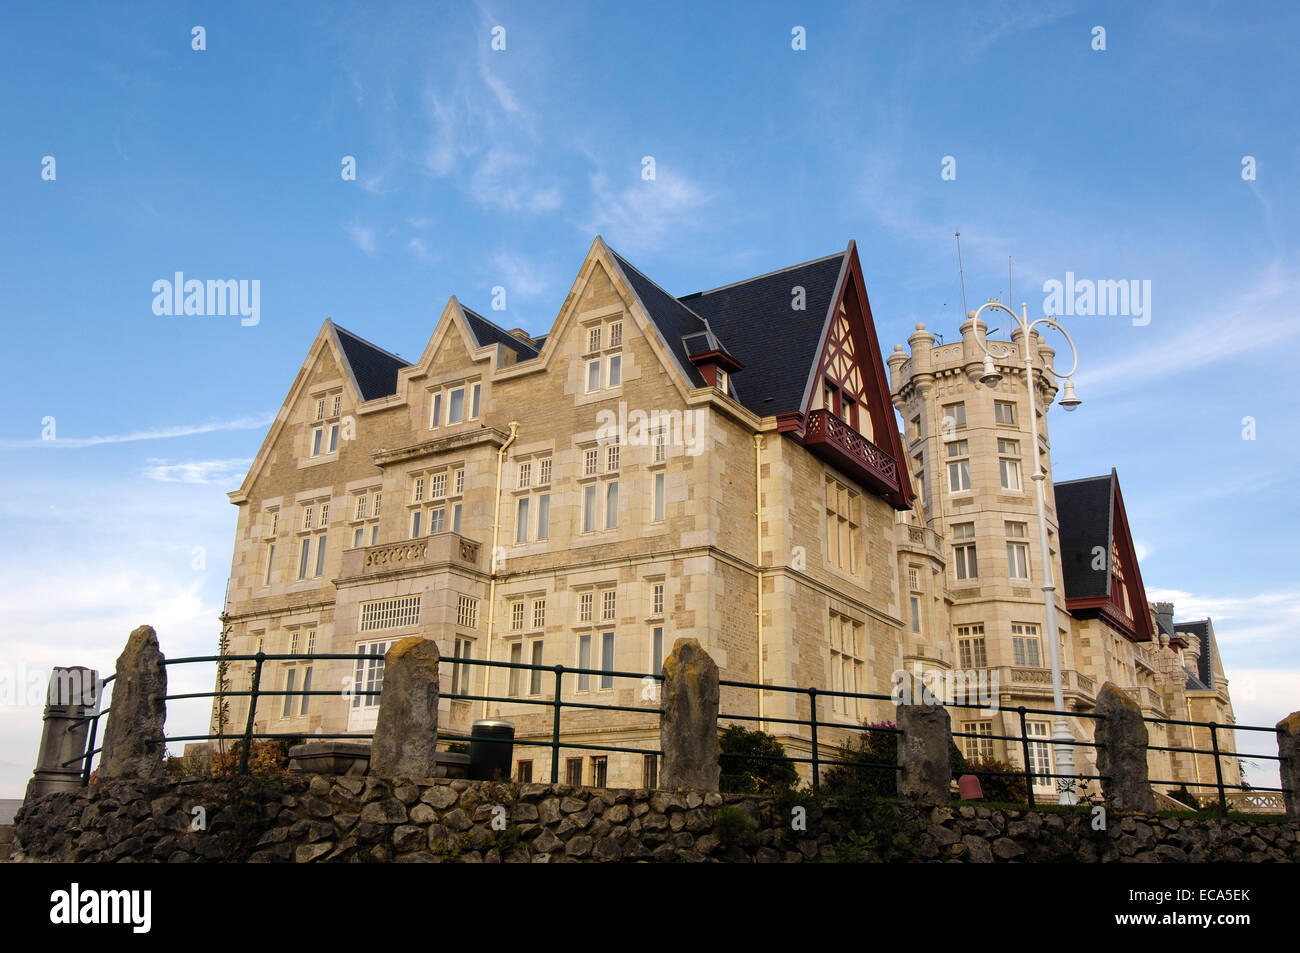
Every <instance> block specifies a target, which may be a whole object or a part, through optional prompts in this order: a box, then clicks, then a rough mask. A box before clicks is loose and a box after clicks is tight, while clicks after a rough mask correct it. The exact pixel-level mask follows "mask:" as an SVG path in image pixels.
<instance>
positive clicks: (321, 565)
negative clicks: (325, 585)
mask: <svg viewBox="0 0 1300 953" xmlns="http://www.w3.org/2000/svg"><path fill="white" fill-rule="evenodd" d="M324 572H325V534H324V533H322V534H321V535H320V536H318V537H316V577H317V578H320V576H321V575H322V574H323V573H324Z"/></svg>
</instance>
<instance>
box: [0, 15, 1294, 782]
mask: <svg viewBox="0 0 1300 953" xmlns="http://www.w3.org/2000/svg"><path fill="white" fill-rule="evenodd" d="M372 6H373V7H376V8H377V9H371V7H372ZM1133 6H1136V5H1127V4H1116V5H1110V4H1101V5H1092V4H1089V5H1085V4H1069V3H1059V4H1058V3H1051V2H1041V0H1035V2H1026V3H999V4H979V5H975V4H918V3H883V4H880V3H873V4H871V5H866V4H851V5H842V6H841V5H830V4H825V5H821V4H819V5H817V7H816V9H815V10H814V11H813V12H809V11H808V10H805V9H802V8H800V7H798V6H795V5H788V4H763V3H753V2H747V3H743V4H741V3H736V4H716V5H707V6H705V5H699V4H671V3H656V4H651V5H644V4H639V5H612V4H596V3H592V4H576V3H575V4H545V5H538V4H505V3H500V4H491V5H482V4H480V5H477V6H476V5H468V4H409V5H408V4H393V5H383V6H382V7H381V5H379V4H374V5H371V4H362V5H342V4H317V3H313V4H274V5H264V4H211V5H203V4H183V3H170V4H157V5H144V4H138V5H125V4H121V5H119V4H96V5H93V6H91V5H83V4H72V5H65V4H49V5H41V6H40V7H39V8H35V7H29V8H27V9H24V10H13V11H10V12H9V13H7V14H6V26H7V27H8V29H7V30H6V31H5V32H4V33H3V35H0V77H2V78H3V95H0V129H3V136H0V217H2V218H3V220H4V222H5V223H6V224H7V226H8V227H6V228H5V229H3V231H2V232H0V281H2V283H3V289H4V293H3V294H2V295H0V321H2V322H3V331H4V350H5V353H6V355H7V360H6V361H5V373H4V374H3V375H2V376H0V394H2V395H3V406H4V407H5V408H6V411H7V412H6V413H5V414H4V416H3V418H2V419H0V467H2V468H0V480H2V481H3V487H2V490H3V492H0V509H2V511H3V515H4V517H5V519H6V520H7V521H8V522H9V524H10V526H11V529H13V530H14V532H12V533H11V534H10V540H11V542H10V545H8V546H6V547H4V548H3V550H0V579H3V580H4V585H3V586H2V587H0V645H2V646H3V654H4V660H3V665H4V672H5V675H6V677H7V678H8V679H10V682H11V683H12V681H13V680H14V679H21V678H22V677H24V674H25V673H28V672H37V671H40V672H45V671H48V668H49V666H50V665H52V664H78V663H79V664H89V665H94V666H97V667H99V668H100V669H103V670H110V669H111V668H112V664H113V660H114V659H115V658H116V656H117V654H118V652H119V651H120V648H121V645H122V644H123V642H124V640H125V637H126V635H127V633H128V632H129V631H130V629H131V628H132V627H133V626H134V625H137V624H139V623H141V622H149V623H151V624H153V625H155V626H156V627H157V628H158V630H159V634H160V638H161V641H162V644H163V650H164V651H165V652H166V653H167V654H169V655H178V654H198V653H207V652H210V651H211V650H212V649H213V646H214V644H215V639H216V635H217V622H216V616H217V614H218V613H219V611H220V608H221V604H222V601H223V595H224V588H225V583H226V577H227V575H228V569H229V564H230V552H231V545H232V537H233V532H234V524H235V509H234V507H233V506H231V505H230V504H229V503H228V502H227V501H226V498H225V495H224V494H225V492H226V491H228V490H230V489H233V488H235V487H236V486H237V485H238V483H239V481H240V479H241V478H242V474H243V472H244V470H246V468H247V465H248V462H249V461H250V460H251V458H252V457H253V455H254V454H255V453H256V451H257V448H258V446H259V445H260V442H261V440H262V437H263V435H264V433H265V429H266V425H267V423H268V422H269V420H270V418H271V417H272V416H273V415H274V414H275V412H276V410H277V409H278V407H279V405H280V403H281V401H282V400H283V398H284V396H285V394H286V392H287V390H288V387H289V385H290V383H291V382H292V379H293V376H294V373H295V372H296V370H297V368H298V365H299V363H300V362H301V360H302V358H303V357H304V355H305V353H306V351H307V348H308V346H309V345H310V343H311V341H312V339H313V337H314V335H315V334H316V332H317V330H318V329H319V327H320V325H321V322H322V321H323V319H324V318H326V317H331V318H333V319H334V320H335V321H337V322H338V323H339V324H341V325H342V326H344V327H346V328H348V329H350V330H353V331H355V332H357V333H359V334H361V335H363V336H364V337H367V338H369V339H370V340H372V341H374V342H375V343H377V344H379V345H381V346H383V347H385V348H387V349H389V350H392V351H395V352H397V353H398V354H401V355H403V356H404V357H406V358H407V359H408V360H413V359H415V357H416V356H418V354H419V353H420V351H421V350H422V349H423V347H424V344H425V343H426V341H427V340H428V337H429V335H430V333H431V332H432V329H433V325H434V322H435V320H436V319H437V316H438V314H439V313H440V312H441V309H442V307H443V305H444V304H445V303H446V300H447V298H448V296H449V295H451V294H456V295H458V296H459V297H460V298H461V300H462V301H463V302H464V303H465V304H467V305H469V306H471V307H474V308H476V309H478V310H480V311H483V312H484V313H489V314H490V313H491V312H490V310H489V309H490V304H491V289H492V287H493V286H496V285H501V286H503V287H505V289H506V291H507V303H508V311H507V313H506V314H504V315H501V314H493V315H492V316H493V317H494V318H496V319H497V320H498V322H499V323H501V324H503V325H505V326H507V327H510V326H514V325H519V326H522V327H524V328H526V329H528V330H530V331H534V332H539V333H540V332H543V331H545V330H546V329H548V328H549V327H550V325H551V322H552V321H553V320H554V317H555V315H556V313H557V312H558V310H559V308H560V306H561V304H562V302H563V299H564V295H565V294H566V293H567V291H568V288H569V286H570V284H571V283H572V281H573V278H574V276H575V274H576V270H577V268H578V266H579V264H580V263H581V259H582V256H583V254H584V253H585V252H586V250H587V248H588V247H589V245H590V243H591V241H592V238H593V236H594V235H595V234H598V233H599V234H601V235H603V236H604V237H605V239H606V241H608V242H609V244H610V245H611V246H612V247H613V248H614V249H616V250H617V251H619V252H620V253H622V254H624V255H625V256H626V257H628V258H629V259H630V260H632V261H633V262H634V263H636V264H637V265H638V266H639V267H641V268H642V269H643V270H644V271H646V272H647V273H648V274H649V275H650V276H651V277H653V278H654V279H655V280H656V281H658V282H659V283H660V284H661V285H663V286H664V287H666V288H668V289H669V290H671V291H674V292H676V293H678V294H685V293H689V292H692V291H697V290H700V289H703V288H708V287H713V286H716V285H719V284H724V283H727V282H731V281H734V280H737V279H740V278H743V277H747V276H749V275H752V274H759V273H762V272H766V271H770V270H772V269H775V268H779V267H782V266H785V265H789V264H793V263H795V262H798V261H804V260H807V259H810V258H815V257H820V256H822V255H825V254H829V253H831V252H834V251H837V250H840V249H842V248H843V247H844V246H845V245H846V244H847V242H848V240H849V239H851V238H852V239H855V240H856V241H857V243H858V247H859V251H860V254H861V258H862V264H863V271H864V274H865V277H866V281H867V286H868V291H869V294H870V297H871V303H872V307H873V310H874V313H875V317H876V324H877V329H878V331H879V334H880V338H881V343H882V346H883V348H884V350H885V352H886V353H887V352H888V351H889V350H890V349H891V348H892V346H893V345H894V344H895V343H899V342H902V341H904V340H905V339H906V336H907V334H908V333H910V331H911V329H912V327H913V325H914V323H915V322H917V321H924V322H926V324H927V325H928V326H929V327H930V328H932V329H934V330H937V331H939V332H941V333H943V334H944V335H945V336H946V338H947V339H949V340H951V339H953V338H955V337H956V328H957V325H958V324H959V323H960V321H961V313H962V307H961V289H960V286H959V283H958V273H957V263H956V254H955V247H954V242H953V233H954V232H955V231H957V230H960V231H961V233H962V249H963V255H964V259H965V266H966V288H967V297H968V300H969V302H970V304H971V306H972V307H974V306H976V305H977V304H978V303H980V302H983V301H985V300H986V299H988V298H990V297H993V296H1001V297H1002V300H1004V301H1005V300H1007V297H1006V295H1007V290H1006V286H1007V258H1008V256H1012V257H1013V258H1014V270H1015V278H1014V282H1015V300H1016V301H1017V303H1018V302H1019V301H1021V300H1025V301H1027V302H1028V303H1029V307H1030V311H1031V312H1032V313H1034V314H1035V315H1037V314H1041V313H1042V303H1043V298H1044V295H1043V291H1042V289H1043V283H1044V282H1045V281H1048V280H1051V279H1056V280H1062V281H1063V280H1064V279H1065V275H1066V273H1067V272H1073V273H1074V274H1075V275H1076V276H1077V277H1079V278H1089V279H1094V280H1097V279H1107V280H1118V279H1125V280H1130V279H1135V280H1140V281H1146V280H1149V281H1150V282H1151V289H1152V292H1151V309H1150V318H1151V320H1150V322H1149V324H1146V325H1135V324H1134V323H1133V321H1132V320H1131V319H1130V318H1128V317H1123V316H1076V317H1071V318H1069V319H1068V320H1067V325H1068V327H1069V328H1070V331H1071V333H1072V334H1073V335H1074V337H1075V340H1076V341H1077V343H1078V346H1079V350H1080V361H1081V370H1080V374H1079V377H1078V381H1079V395H1080V396H1081V397H1082V398H1083V399H1084V405H1083V407H1082V408H1081V409H1080V411H1079V412H1078V413H1076V414H1073V415H1071V416H1069V417H1068V418H1067V417H1065V416H1064V415H1063V414H1061V413H1060V411H1059V410H1053V412H1052V414H1051V418H1050V422H1051V427H1052V437H1053V448H1054V454H1055V467H1056V477H1057V479H1058V480H1065V479H1070V478H1073V477H1078V476H1087V475H1093V474H1097V473H1104V472H1106V471H1107V470H1109V468H1110V467H1112V466H1114V467H1116V468H1117V469H1118V471H1119V475H1120V480H1121V485H1122V487H1123V491H1124V496H1125V501H1126V503H1127V507H1128V513H1129V518H1130V521H1131V524H1132V526H1133V528H1134V533H1135V536H1136V538H1137V540H1138V543H1139V547H1140V552H1141V553H1142V554H1144V558H1143V564H1142V571H1143V576H1144V579H1145V582H1146V585H1147V589H1148V593H1149V594H1151V595H1153V597H1155V596H1168V597H1170V598H1172V599H1173V600H1174V601H1175V602H1176V604H1177V612H1178V618H1180V619H1187V618H1198V617H1202V616H1204V615H1205V614H1207V613H1208V614H1209V615H1211V616H1212V617H1213V618H1214V620H1215V625H1216V631H1217V632H1218V635H1219V639H1220V647H1221V650H1222V652H1223V655H1224V657H1225V659H1226V662H1227V665H1228V667H1229V675H1230V677H1231V678H1232V679H1233V692H1234V699H1235V702H1236V708H1237V713H1238V718H1239V720H1240V721H1241V722H1243V723H1254V724H1272V723H1273V722H1274V721H1276V720H1277V719H1278V718H1279V717H1281V716H1282V715H1284V714H1286V713H1287V712H1289V711H1290V710H1292V709H1293V708H1294V707H1295V706H1296V691H1295V689H1296V686H1297V684H1300V649H1298V648H1297V647H1296V643H1295V640H1294V635H1293V633H1294V632H1295V631H1296V630H1297V626H1298V624H1300V584H1298V583H1297V578H1296V572H1295V552H1296V546H1295V542H1294V541H1295V538H1296V531H1297V529H1300V527H1297V525H1296V524H1297V518H1296V509H1295V507H1294V505H1293V504H1292V502H1291V499H1290V497H1287V496H1286V495H1285V494H1286V492H1287V488H1288V487H1289V486H1291V485H1292V484H1293V481H1294V474H1295V472H1296V470H1297V465H1298V464H1300V453H1298V452H1297V449H1296V444H1295V441H1294V439H1293V436H1294V434H1295V432H1296V426H1295V420H1296V418H1297V414H1298V413H1300V400H1298V399H1297V396H1296V394H1297V392H1296V387H1295V383H1294V377H1293V375H1292V374H1291V373H1288V372H1287V368H1288V367H1289V366H1290V364H1291V361H1292V357H1291V355H1292V354H1293V352H1294V349H1295V347H1296V344H1297V339H1298V338H1300V315H1297V308H1296V304H1295V302H1296V300H1297V291H1298V290H1300V288H1298V285H1300V272H1298V271H1297V260H1298V252H1300V249H1298V248H1297V235H1296V228H1295V225H1294V224H1292V223H1293V222H1294V221H1295V219H1296V213H1297V211H1298V210H1297V204H1298V203H1297V197H1298V196H1300V191H1298V190H1297V188H1296V186H1297V166H1298V162H1297V160H1300V139H1298V138H1297V126H1296V123H1295V119H1294V117H1295V116H1296V115H1298V114H1300V110H1298V109H1297V106H1298V105H1300V104H1298V103H1297V98H1300V82H1297V75H1296V73H1297V69H1296V66H1295V65H1294V64H1295V58H1294V51H1293V48H1292V45H1293V44H1292V39H1291V38H1292V37H1293V36H1294V35H1295V34H1296V32H1297V28H1298V27H1300V14H1298V13H1297V12H1296V9H1295V8H1294V7H1292V6H1289V5H1285V4H1260V5H1256V6H1254V7H1252V8H1251V15H1250V16H1249V17H1246V16H1243V15H1242V14H1241V12H1240V7H1239V6H1236V5H1233V4H1228V3H1222V4H1186V3H1165V4H1160V3H1156V4H1143V5H1140V9H1134V8H1133ZM196 25H201V26H203V27H204V28H205V30H206V47H207V48H206V49H205V50H203V51H195V50H193V49H191V30H192V28H193V27H194V26H196ZM495 26H502V27H504V28H505V38H506V49H505V50H504V51H493V50H492V49H491V48H490V44H491V39H492V29H493V27H495ZM795 26H802V27H803V28H804V29H805V31H806V37H807V41H806V46H807V48H806V49H805V50H801V51H795V50H793V49H792V48H791V31H792V29H793V28H794V27H795ZM1096 26H1102V27H1104V28H1105V31H1106V32H1105V39H1106V49H1105V50H1104V51H1099V50H1094V49H1093V48H1092V47H1093V43H1094V40H1093V35H1094V27H1096ZM348 155H350V156H354V157H355V158H356V163H357V177H356V180H355V181H345V180H343V178H342V177H341V175H340V171H341V162H342V158H343V157H344V156H348ZM45 156H52V157H53V158H54V160H55V175H56V177H55V178H54V179H53V180H52V181H50V180H46V179H43V178H42V162H43V157H45ZM645 156H652V157H654V160H655V167H656V177H655V179H654V180H653V181H645V180H643V178H642V176H641V170H642V158H643V157H645ZM945 156H951V157H952V158H953V159H954V160H955V163H956V177H955V178H953V179H950V180H945V179H943V178H941V175H940V173H941V168H942V163H943V159H944V157H945ZM1245 156H1252V157H1254V160H1255V167H1256V178H1255V179H1254V180H1253V181H1248V180H1245V179H1243V176H1242V161H1243V157H1245ZM177 271H181V272H184V273H185V274H186V275H187V276H188V277H195V278H200V279H209V278H214V279H216V278H221V279H224V278H232V279H245V280H253V279H256V280H258V281H259V282H260V288H261V300H260V321H259V323H258V324H257V325H256V326H249V327H245V326H241V323H240V321H239V319H238V318H232V317H200V316H170V317H169V316H158V315H155V314H154V313H153V310H152V307H151V306H152V302H153V297H154V296H153V292H152V290H151V289H152V285H153V282H154V281H156V280H159V279H164V278H166V279H170V278H171V277H172V275H173V273H175V272H177ZM1058 350H1060V351H1064V350H1066V348H1065V347H1064V346H1063V345H1061V346H1060V347H1058ZM1274 364H1276V365H1277V368H1276V369H1277V370H1278V371H1279V372H1280V373H1277V374H1274V373H1272V371H1273V370H1274ZM47 417H53V418H54V426H55V428H56V429H55V434H56V437H57V439H55V440H53V441H43V440H41V434H42V429H43V426H44V424H43V420H44V418H47ZM1244 417H1253V418H1254V420H1255V428H1256V433H1255V439H1253V440H1244V439H1243V438H1242V430H1243V423H1242V419H1243V418H1244ZM173 683H174V684H183V685H189V686H193V690H203V689H204V688H206V687H208V686H210V683H211V679H210V674H209V673H208V672H206V671H204V672H198V671H194V672H193V673H192V674H185V675H183V674H181V673H179V672H177V673H174V674H173ZM5 701H6V700H5V699H0V796H11V797H12V796H18V795H20V794H21V790H22V787H23V785H24V784H25V781H26V778H27V776H28V775H29V773H30V770H31V765H32V760H33V758H34V755H35V748H36V738H37V734H38V731H39V715H40V712H39V706H38V705H32V704H26V703H22V702H23V700H22V699H18V701H19V702H20V703H19V704H5ZM176 711H177V714H176V715H175V719H176V723H183V724H182V727H184V726H186V725H188V726H190V727H196V728H197V727H201V726H202V725H203V723H204V715H203V709H202V707H201V706H199V707H195V708H193V709H185V708H183V707H178V708H177V709H176ZM170 724H171V723H170V722H169V727H170ZM173 730H175V729H173ZM1270 744H1271V742H1265V748H1264V750H1268V748H1269V745H1270Z"/></svg>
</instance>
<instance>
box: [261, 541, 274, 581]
mask: <svg viewBox="0 0 1300 953" xmlns="http://www.w3.org/2000/svg"><path fill="white" fill-rule="evenodd" d="M274 564H275V543H267V544H266V578H265V579H264V580H262V584H263V585H267V586H269V585H270V584H271V568H272V566H273V565H274Z"/></svg>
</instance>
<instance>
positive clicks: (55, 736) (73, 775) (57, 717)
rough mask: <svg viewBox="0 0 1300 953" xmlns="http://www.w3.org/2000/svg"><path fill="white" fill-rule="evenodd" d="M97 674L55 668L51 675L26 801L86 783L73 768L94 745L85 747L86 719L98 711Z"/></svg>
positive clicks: (72, 668)
mask: <svg viewBox="0 0 1300 953" xmlns="http://www.w3.org/2000/svg"><path fill="white" fill-rule="evenodd" d="M99 701H100V690H99V675H98V673H97V672H95V671H93V670H92V669H88V668H84V667H82V666H79V665H78V666H74V667H71V668H65V667H63V666H58V667H56V668H54V669H53V670H52V671H51V672H50V683H49V687H48V688H47V689H46V692H45V711H44V714H43V715H42V724H41V743H40V748H39V750H38V752H37V755H36V770H35V771H33V772H32V778H31V781H30V782H28V785H27V798H28V799H31V800H35V799H36V798H38V797H43V796H44V795H46V794H52V793H54V792H56V791H75V790H76V789H77V788H79V787H82V786H83V785H84V784H85V783H86V781H85V778H84V777H83V771H82V769H81V768H79V767H74V766H73V765H75V764H76V762H77V761H78V760H79V759H80V758H81V757H82V756H83V755H84V754H85V752H87V751H93V750H94V742H93V741H92V742H91V743H90V745H89V746H88V745H87V744H86V733H87V731H88V730H89V728H88V721H89V718H88V716H91V717H93V713H94V712H96V711H98V710H99Z"/></svg>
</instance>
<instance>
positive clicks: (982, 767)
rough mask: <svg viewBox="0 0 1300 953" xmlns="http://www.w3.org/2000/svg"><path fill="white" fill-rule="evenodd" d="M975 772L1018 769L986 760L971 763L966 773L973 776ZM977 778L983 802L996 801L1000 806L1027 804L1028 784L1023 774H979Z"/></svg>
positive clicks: (992, 760)
mask: <svg viewBox="0 0 1300 953" xmlns="http://www.w3.org/2000/svg"><path fill="white" fill-rule="evenodd" d="M977 771H1020V768H1017V767H1016V766H1015V765H1011V764H1007V763H1006V762H1005V761H998V760H997V759H995V758H987V759H984V760H981V761H973V762H971V765H970V768H969V769H968V771H967V772H966V773H967V774H975V773H976V772H977ZM977 777H978V778H979V779H980V789H981V790H982V791H983V792H984V800H986V801H996V802H998V803H1000V804H1028V803H1029V784H1028V782H1027V781H1026V779H1025V776H1024V775H1023V774H1015V775H993V776H991V777H990V776H988V775H984V774H980V775H977Z"/></svg>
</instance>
